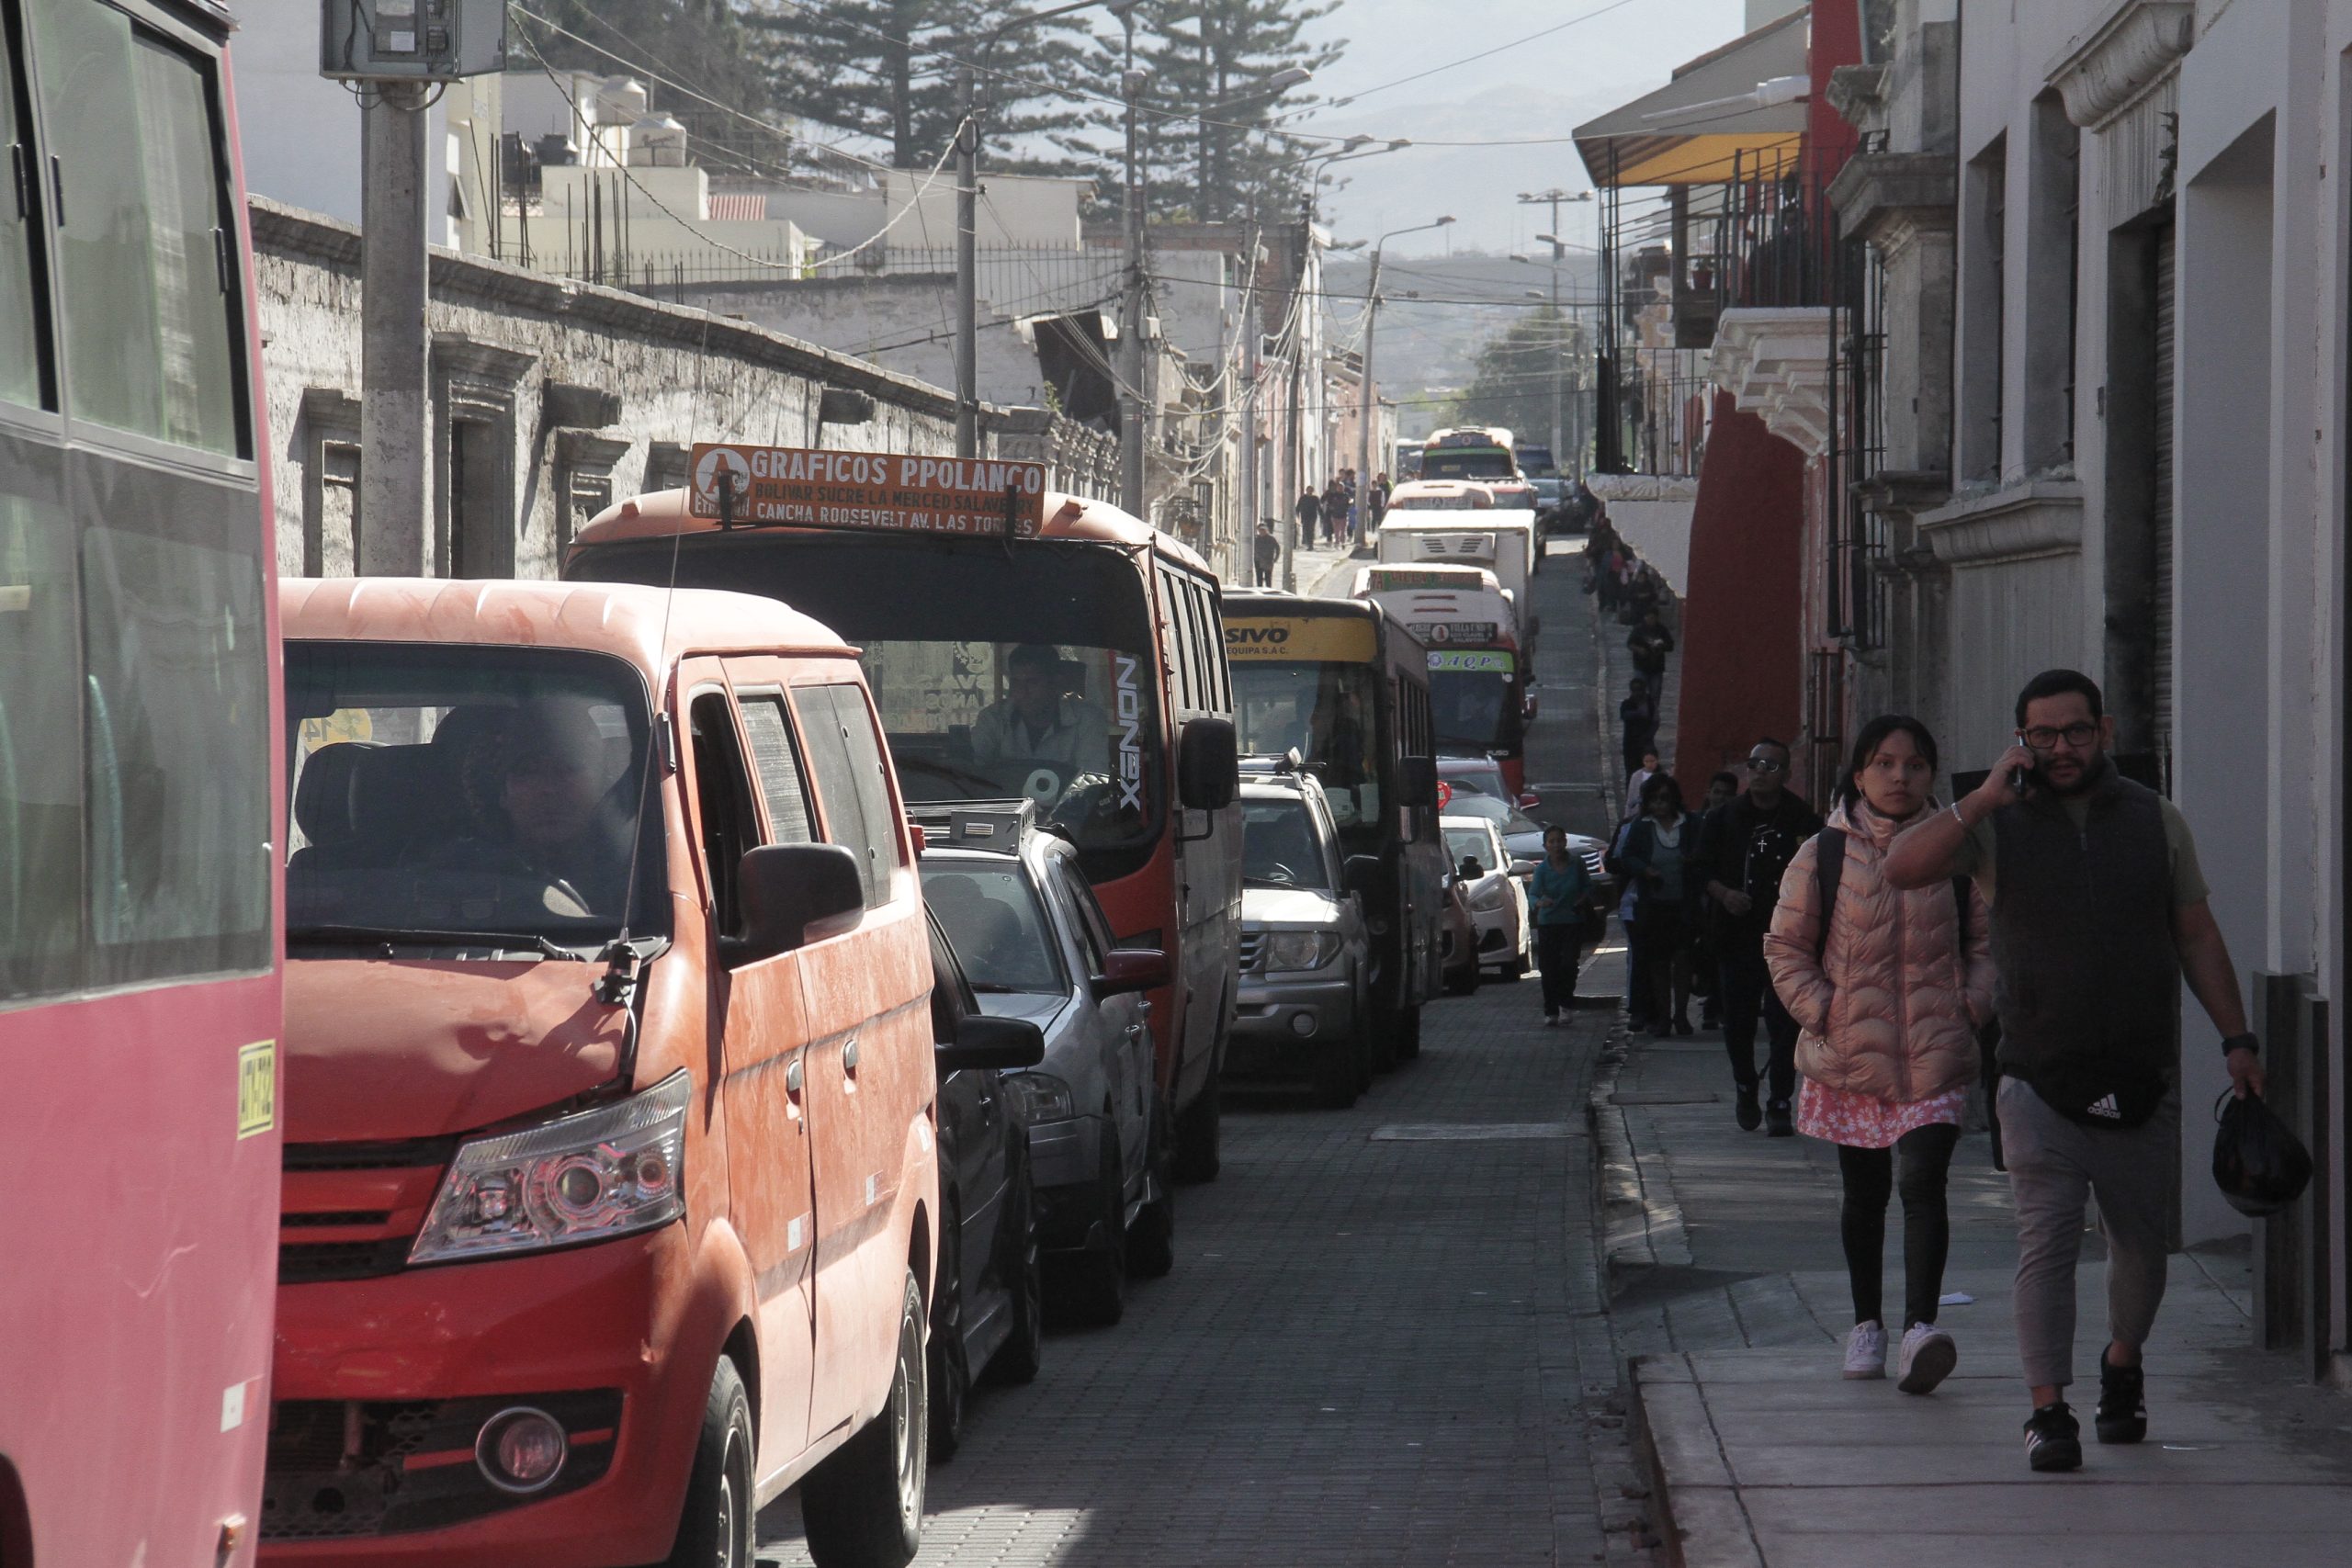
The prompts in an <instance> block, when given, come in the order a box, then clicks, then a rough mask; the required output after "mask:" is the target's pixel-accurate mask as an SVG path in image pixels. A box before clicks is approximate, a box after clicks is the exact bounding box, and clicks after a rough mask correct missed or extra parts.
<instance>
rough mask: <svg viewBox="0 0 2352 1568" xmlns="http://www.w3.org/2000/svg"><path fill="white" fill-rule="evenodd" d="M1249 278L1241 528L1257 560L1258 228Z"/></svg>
mask: <svg viewBox="0 0 2352 1568" xmlns="http://www.w3.org/2000/svg"><path fill="white" fill-rule="evenodd" d="M1244 264H1245V265H1246V266H1247V268H1248V270H1247V271H1246V272H1244V273H1243V275H1242V276H1244V277H1245V278H1246V279H1247V280H1248V281H1247V283H1246V284H1245V285H1244V286H1243V288H1242V290H1241V493H1242V495H1243V497H1244V498H1245V499H1244V500H1243V502H1242V513H1241V527H1242V536H1243V537H1244V539H1245V540H1247V541H1248V543H1247V546H1246V547H1247V548H1248V549H1249V550H1250V552H1251V558H1252V561H1253V563H1254V561H1255V558H1256V551H1257V548H1258V544H1257V540H1258V524H1259V522H1260V520H1261V519H1262V518H1263V517H1264V516H1265V515H1266V497H1265V495H1264V493H1263V487H1262V484H1261V481H1260V479H1259V477H1258V355H1259V353H1260V352H1261V348H1262V347H1263V344H1261V341H1260V340H1261V337H1262V335H1263V333H1262V331H1261V322H1260V321H1259V320H1258V231H1257V228H1256V226H1255V225H1254V224H1253V225H1252V226H1251V228H1250V254H1249V255H1248V256H1247V257H1246V258H1245V259H1244Z"/></svg>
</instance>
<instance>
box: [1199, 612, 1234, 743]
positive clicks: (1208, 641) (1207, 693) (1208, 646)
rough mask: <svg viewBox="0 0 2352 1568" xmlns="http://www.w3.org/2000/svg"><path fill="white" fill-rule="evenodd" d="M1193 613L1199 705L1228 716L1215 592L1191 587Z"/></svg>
mask: <svg viewBox="0 0 2352 1568" xmlns="http://www.w3.org/2000/svg"><path fill="white" fill-rule="evenodd" d="M1193 614H1194V615H1196V616H1197V617H1199V620H1200V625H1201V705H1202V706H1203V707H1206V708H1214V709H1216V711H1217V712H1218V713H1226V714H1229V713H1231V712H1232V711H1233V693H1232V692H1231V690H1230V689H1228V688H1227V685H1226V681H1225V637H1224V626H1225V620H1224V617H1223V616H1221V615H1218V614H1217V607H1216V591H1215V590H1214V589H1212V588H1210V587H1209V585H1208V584H1207V583H1205V582H1194V583H1193Z"/></svg>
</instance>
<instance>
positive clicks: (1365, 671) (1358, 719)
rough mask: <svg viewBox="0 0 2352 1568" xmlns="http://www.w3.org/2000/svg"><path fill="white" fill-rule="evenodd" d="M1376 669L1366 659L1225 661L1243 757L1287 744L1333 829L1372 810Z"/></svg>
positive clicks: (1374, 813)
mask: <svg viewBox="0 0 2352 1568" xmlns="http://www.w3.org/2000/svg"><path fill="white" fill-rule="evenodd" d="M1379 689H1380V676H1379V672H1378V671H1375V670H1374V668H1373V667H1372V666H1371V665H1369V664H1354V663H1340V662H1337V661H1332V662H1328V663H1323V662H1318V663H1312V664H1306V663H1289V664H1285V663H1272V662H1265V661H1261V660H1235V661H1234V663H1233V706H1234V715H1233V723H1234V728H1235V729H1236V731H1237V732H1238V739H1239V741H1240V747H1241V752H1242V755H1244V756H1260V757H1279V756H1281V755H1282V754H1283V752H1285V751H1288V750H1294V749H1295V750H1297V752H1298V755H1299V760H1300V761H1303V762H1305V763H1306V767H1307V771H1308V772H1309V773H1313V774H1314V775H1315V776H1316V777H1317V779H1319V780H1320V781H1322V784H1323V790H1324V795H1325V797H1326V798H1327V800H1328V801H1329V805H1330V807H1331V818H1332V820H1333V821H1334V822H1336V823H1337V824H1338V825H1339V826H1340V828H1342V829H1346V828H1350V827H1353V826H1354V825H1355V824H1357V823H1359V822H1368V821H1374V820H1376V819H1377V818H1379V816H1380V767H1379V759H1380V757H1381V754H1382V753H1381V750H1380V747H1379V738H1378V736H1377V735H1376V734H1375V732H1374V729H1375V725H1376V723H1377V719H1376V715H1377V714H1378V712H1379V705H1378V702H1377V694H1378V692H1379Z"/></svg>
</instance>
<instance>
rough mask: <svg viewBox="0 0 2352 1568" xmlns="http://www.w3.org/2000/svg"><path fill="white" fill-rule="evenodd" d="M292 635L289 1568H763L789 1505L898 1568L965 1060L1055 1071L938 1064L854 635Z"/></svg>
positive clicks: (707, 599)
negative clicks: (941, 1195)
mask: <svg viewBox="0 0 2352 1568" xmlns="http://www.w3.org/2000/svg"><path fill="white" fill-rule="evenodd" d="M280 602H281V604H283V606H284V618H285V628H286V682H287V690H288V706H287V713H288V721H287V722H288V735H287V746H288V759H289V769H288V776H289V777H291V778H292V779H293V780H294V781H295V782H294V807H293V831H292V833H291V835H290V839H291V849H290V852H289V855H288V863H287V927H288V930H287V942H288V949H287V956H288V964H287V998H286V1027H285V1033H286V1039H285V1044H284V1046H283V1053H284V1059H285V1087H284V1095H283V1114H284V1117H285V1122H286V1151H285V1182H284V1198H283V1209H282V1215H281V1228H280V1233H279V1243H280V1247H279V1265H278V1292H277V1304H278V1312H277V1348H276V1356H275V1364H274V1372H273V1376H272V1386H271V1404H270V1430H269V1447H268V1469H267V1482H266V1488H265V1497H264V1502H263V1507H262V1522H261V1532H260V1533H261V1537H262V1545H263V1551H262V1555H263V1558H264V1560H265V1561H266V1562H274V1563H280V1564H291V1563H322V1564H324V1563H353V1562H368V1563H401V1564H409V1563H413V1564H424V1563H431V1564H433V1565H435V1568H462V1565H467V1564H483V1565H489V1564H496V1565H498V1568H529V1565H533V1564H549V1565H553V1564H613V1563H644V1562H664V1561H668V1562H695V1563H697V1564H709V1563H713V1562H717V1563H719V1564H722V1565H726V1564H742V1565H745V1568H748V1565H749V1564H750V1563H751V1562H752V1517H753V1515H754V1513H755V1512H756V1510H757V1509H758V1507H759V1506H761V1505H762V1504H763V1503H765V1502H766V1501H768V1500H769V1499H770V1498H772V1497H774V1496H775V1495H777V1494H778V1493H780V1492H782V1491H784V1490H785V1489H786V1488H787V1487H790V1486H793V1485H795V1484H797V1485H799V1487H800V1488H801V1498H802V1511H803V1513H804V1515H805V1516H806V1518H807V1523H808V1532H809V1544H810V1549H811V1551H812V1552H813V1553H814V1554H815V1555H816V1556H817V1558H818V1560H819V1561H820V1562H823V1563H827V1564H865V1563H889V1564H896V1563H900V1562H905V1561H906V1560H907V1559H908V1558H909V1557H910V1556H911V1555H912V1554H913V1551H914V1548H915V1544H916V1539H917V1534H918V1531H919V1529H920V1528H921V1523H922V1493H923V1483H924V1452H923V1432H924V1427H925V1385H924V1353H923V1351H924V1346H923V1336H924V1327H925V1324H926V1321H927V1316H926V1303H927V1300H928V1297H929V1294H930V1292H931V1289H932V1282H933V1281H932V1260H933V1258H934V1257H935V1256H936V1253H937V1241H936V1230H935V1227H936V1224H937V1213H938V1203H937V1190H938V1175H937V1168H936V1164H935V1156H934V1150H935V1147H936V1143H937V1137H936V1128H935V1126H934V1125H933V1114H934V1111H933V1102H934V1094H935V1082H936V1079H935V1071H937V1070H942V1069H944V1068H946V1067H949V1066H1006V1065H1025V1063H1027V1062H1034V1061H1035V1060H1036V1056H1037V1051H1038V1048H1039V1043H1038V1042H1037V1041H1036V1040H1035V1039H1034V1038H1030V1037H1023V1035H1022V1034H1021V1033H1020V1032H1018V1031H1011V1030H1007V1029H1005V1028H1003V1027H1002V1021H995V1020H982V1021H978V1023H976V1024H974V1025H973V1026H972V1029H971V1031H970V1032H969V1035H968V1037H959V1039H958V1040H957V1041H955V1042H949V1043H946V1044H945V1045H944V1046H943V1047H942V1048H941V1050H940V1052H939V1055H938V1059H937V1060H938V1066H937V1068H935V1067H934V1054H933V1044H934V1043H933V1039H932V1029H931V1014H930V1009H929V1006H928V999H929V993H930V988H931V984H932V965H931V951H930V946H929V942H928V937H927V932H926V929H925V926H924V921H923V912H922V896H921V892H920V888H919V884H918V881H917V878H916V875H915V872H914V868H913V863H912V856H911V852H910V851H911V845H910V835H909V833H908V830H907V829H906V827H905V818H904V814H903V812H902V810H901V808H900V805H899V800H898V797H897V795H896V793H895V786H894V784H893V782H892V773H891V768H890V763H889V759H888V755H887V753H886V752H885V750H884V744H883V741H882V739H881V732H880V729H879V727H878V726H877V725H876V722H875V715H874V711H873V705H872V703H871V701H870V699H869V697H868V695H867V693H866V690H865V684H864V682H862V681H861V679H860V677H859V673H858V666H857V662H856V660H855V658H854V653H853V650H852V649H849V648H848V647H847V646H845V645H844V644H843V643H842V641H841V639H840V638H838V637H834V636H833V634H832V633H831V632H830V631H828V630H826V629H825V628H824V627H823V626H820V625H818V624H817V623H816V622H814V621H812V620H809V618H807V617H806V616H803V615H798V614H796V613H795V612H793V611H792V610H790V609H787V608H786V607H785V606H783V605H781V604H777V603H776V602H775V601H774V600H772V599H764V598H752V597H750V596H747V595H739V594H733V593H724V592H693V591H682V592H663V591H662V590H659V589H652V588H642V587H614V586H605V585H602V584H597V585H576V584H570V583H554V582H450V581H410V580H397V579H395V580H387V579H357V580H341V581H288V582H287V583H286V584H285V585H284V588H283V590H282V594H281V601H280ZM1034 1035H1035V1030H1034V1028H1033V1029H1031V1030H1030V1031H1029V1036H1034ZM958 1053H961V1055H958Z"/></svg>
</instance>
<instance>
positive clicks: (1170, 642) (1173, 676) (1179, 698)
mask: <svg viewBox="0 0 2352 1568" xmlns="http://www.w3.org/2000/svg"><path fill="white" fill-rule="evenodd" d="M1183 603H1184V601H1183V593H1182V590H1181V589H1179V588H1178V586H1177V582H1176V574H1175V573H1174V572H1172V571H1170V570H1168V569H1167V568H1165V567H1162V568H1161V569H1160V570H1159V656H1160V659H1161V660H1162V661H1163V662H1165V663H1166V664H1167V666H1168V697H1169V701H1170V703H1171V704H1173V705H1175V706H1176V707H1177V708H1179V709H1183V708H1189V707H1191V706H1193V666H1192V661H1191V660H1188V659H1186V658H1185V657H1184V608H1183Z"/></svg>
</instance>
